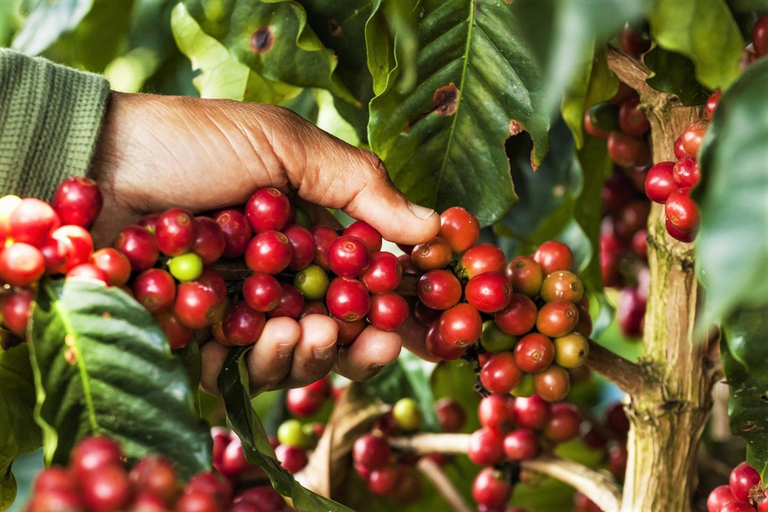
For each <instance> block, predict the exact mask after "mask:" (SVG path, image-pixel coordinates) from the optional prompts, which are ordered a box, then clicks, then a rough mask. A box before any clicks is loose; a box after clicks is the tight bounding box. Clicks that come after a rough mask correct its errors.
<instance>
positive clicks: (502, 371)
mask: <svg viewBox="0 0 768 512" xmlns="http://www.w3.org/2000/svg"><path fill="white" fill-rule="evenodd" d="M521 377H522V373H521V372H520V368H518V367H517V364H516V363H515V356H513V355H512V353H511V352H499V353H498V354H493V355H492V356H491V357H490V358H489V359H488V361H487V362H486V363H485V364H484V365H483V367H482V369H481V370H480V382H481V383H482V385H483V387H484V388H485V389H487V390H488V391H490V392H491V393H499V394H507V393H509V392H510V391H512V389H513V388H514V387H515V386H517V384H518V383H519V382H520V379H521Z"/></svg>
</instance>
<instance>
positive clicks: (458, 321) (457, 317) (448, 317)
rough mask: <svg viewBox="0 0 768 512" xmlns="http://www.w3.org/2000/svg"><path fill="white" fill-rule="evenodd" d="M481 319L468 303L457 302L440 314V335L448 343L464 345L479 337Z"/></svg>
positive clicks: (481, 328) (457, 345)
mask: <svg viewBox="0 0 768 512" xmlns="http://www.w3.org/2000/svg"><path fill="white" fill-rule="evenodd" d="M482 332H483V321H482V319H481V318H480V313H478V312H477V310H476V309H475V308H473V307H472V306H470V305H469V304H463V303H462V304H457V305H456V306H453V307H452V308H450V309H447V310H446V311H444V312H443V314H442V315H440V336H441V337H442V338H443V340H445V342H446V343H448V344H449V345H453V346H456V347H466V346H469V345H471V344H473V343H475V342H476V341H477V340H479V339H480V335H481V334H482Z"/></svg>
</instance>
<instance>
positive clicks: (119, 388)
mask: <svg viewBox="0 0 768 512" xmlns="http://www.w3.org/2000/svg"><path fill="white" fill-rule="evenodd" d="M30 332H31V341H32V343H31V352H30V353H31V356H32V358H31V359H32V368H33V371H34V374H35V385H36V387H37V406H36V408H35V419H36V420H37V423H38V424H39V425H40V426H41V427H42V429H43V448H44V450H45V456H46V461H47V462H49V463H50V462H55V463H66V461H67V457H68V455H69V452H70V450H71V449H72V447H73V446H74V444H75V443H76V442H77V441H78V440H80V439H82V438H83V437H85V436H88V435H92V434H103V435H108V436H110V437H112V438H114V439H116V440H118V441H119V442H120V443H121V445H122V447H123V450H124V451H125V454H126V455H127V456H128V457H129V458H130V459H134V460H135V459H138V458H140V457H143V456H146V455H148V454H151V453H160V454H163V455H165V456H167V457H168V458H169V459H171V460H173V461H175V462H176V464H177V467H178V468H179V471H180V472H181V474H182V475H183V476H184V477H185V478H188V477H189V476H191V475H192V474H194V473H196V472H198V471H202V470H206V469H208V468H210V466H211V437H210V433H209V431H208V428H207V424H206V423H205V422H204V421H202V420H200V419H199V418H198V417H197V415H196V413H195V406H194V402H193V393H192V390H191V388H190V385H189V380H188V377H187V374H186V372H185V370H184V367H183V365H182V364H181V362H180V361H179V359H178V358H176V357H174V356H173V355H172V354H171V351H170V348H169V347H168V342H167V341H166V339H165V336H164V335H163V332H162V330H161V329H160V327H159V326H158V325H157V323H156V322H155V321H154V319H153V318H152V316H151V315H150V314H149V313H148V312H147V311H146V310H145V309H144V308H143V307H141V306H140V305H139V304H138V303H137V302H136V301H134V300H133V299H131V297H129V296H128V295H127V294H126V293H125V292H123V291H122V290H119V289H117V288H107V287H105V286H103V285H101V284H99V283H96V282H93V281H88V280H79V279H67V280H66V281H63V280H62V281H43V282H41V285H40V290H39V291H38V293H37V298H36V305H35V308H34V310H33V313H32V326H31V331H30Z"/></svg>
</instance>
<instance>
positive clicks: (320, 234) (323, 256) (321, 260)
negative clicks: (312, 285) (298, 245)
mask: <svg viewBox="0 0 768 512" xmlns="http://www.w3.org/2000/svg"><path fill="white" fill-rule="evenodd" d="M311 232H312V237H313V238H314V239H315V256H314V259H313V260H312V262H313V263H314V264H315V265H317V266H318V267H320V268H322V269H323V270H328V269H329V268H330V266H329V264H328V251H329V249H330V247H331V244H333V242H335V241H336V239H337V238H339V235H338V234H336V232H335V231H334V230H332V229H331V228H328V227H325V226H315V227H313V228H312V230H311Z"/></svg>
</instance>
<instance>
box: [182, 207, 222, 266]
mask: <svg viewBox="0 0 768 512" xmlns="http://www.w3.org/2000/svg"><path fill="white" fill-rule="evenodd" d="M194 225H195V226H194V227H195V241H194V242H193V243H192V249H191V250H192V252H193V253H195V254H197V255H198V256H200V259H202V261H203V265H210V264H211V263H213V262H215V261H218V259H219V258H221V257H222V256H223V255H224V251H225V250H226V248H227V239H226V238H225V237H224V233H223V232H222V230H221V227H219V225H218V224H217V223H216V221H215V220H213V219H211V218H209V217H195V219H194Z"/></svg>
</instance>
